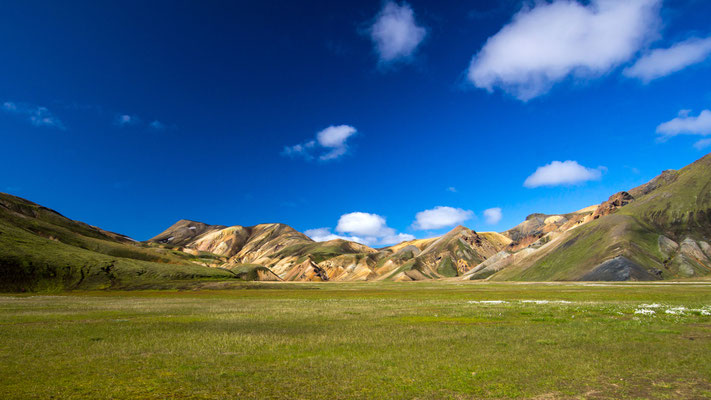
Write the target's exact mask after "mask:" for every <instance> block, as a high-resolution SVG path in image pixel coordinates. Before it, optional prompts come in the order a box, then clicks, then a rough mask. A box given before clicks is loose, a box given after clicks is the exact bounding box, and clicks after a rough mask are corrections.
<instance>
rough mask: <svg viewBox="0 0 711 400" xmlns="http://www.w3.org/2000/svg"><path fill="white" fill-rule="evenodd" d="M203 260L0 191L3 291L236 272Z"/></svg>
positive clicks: (229, 275) (112, 284)
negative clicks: (94, 225)
mask: <svg viewBox="0 0 711 400" xmlns="http://www.w3.org/2000/svg"><path fill="white" fill-rule="evenodd" d="M202 262H203V260H202V259H201V257H200V256H192V255H189V254H186V253H182V252H177V251H172V250H169V249H158V248H154V247H149V246H147V245H143V244H140V243H138V242H134V241H132V240H131V239H129V238H127V237H125V236H122V235H118V234H114V233H111V232H106V231H103V230H101V229H98V228H95V227H92V226H90V225H86V224H83V223H81V222H76V221H72V220H70V219H68V218H66V217H64V216H62V215H61V214H59V213H57V212H55V211H53V210H50V209H48V208H45V207H42V206H39V205H37V204H35V203H32V202H29V201H27V200H24V199H21V198H19V197H15V196H11V195H8V194H4V193H0V291H25V290H28V291H32V290H49V289H75V288H84V289H88V288H107V287H130V286H133V285H138V284H146V283H150V282H152V281H157V280H170V279H195V278H233V277H234V274H232V273H231V272H229V271H225V270H222V269H214V268H208V267H205V266H203V265H201V263H202Z"/></svg>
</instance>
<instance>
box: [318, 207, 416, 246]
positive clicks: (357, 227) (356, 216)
mask: <svg viewBox="0 0 711 400" xmlns="http://www.w3.org/2000/svg"><path fill="white" fill-rule="evenodd" d="M336 231H337V232H338V233H339V234H335V233H333V232H331V229H330V228H317V229H309V230H307V231H305V232H304V233H305V234H306V235H307V236H309V237H310V238H312V239H313V240H315V241H317V242H322V241H327V240H333V239H344V240H350V241H353V242H358V243H362V244H365V245H368V246H374V245H391V244H396V243H400V242H404V241H408V240H414V239H415V237H414V236H413V235H410V234H407V233H397V232H396V231H395V229H393V228H390V227H389V226H388V225H387V223H386V221H385V218H384V217H382V216H380V215H377V214H370V213H364V212H352V213H348V214H344V215H341V217H340V218H339V219H338V225H337V226H336Z"/></svg>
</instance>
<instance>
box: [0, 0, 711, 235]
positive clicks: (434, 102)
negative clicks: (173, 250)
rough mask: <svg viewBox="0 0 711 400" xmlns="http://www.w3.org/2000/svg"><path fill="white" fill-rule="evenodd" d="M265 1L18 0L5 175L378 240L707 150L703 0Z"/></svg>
mask: <svg viewBox="0 0 711 400" xmlns="http://www.w3.org/2000/svg"><path fill="white" fill-rule="evenodd" d="M256 3H257V2H218V1H210V2H175V1H150V2H143V1H120V2H119V1H116V2H110V1H102V2H93V1H92V2H89V1H87V2H80V1H72V2H50V1H47V2H42V1H23V2H13V3H6V4H4V7H3V13H2V14H1V15H0V20H1V21H0V37H2V38H3V40H2V42H1V43H2V44H0V57H1V59H2V60H3V62H2V63H0V104H1V107H0V140H1V143H2V145H0V191H4V192H9V193H11V194H15V195H18V196H21V197H25V198H28V199H30V200H32V201H35V202H37V203H40V204H42V205H45V206H47V207H51V208H53V209H56V210H58V211H59V212H61V213H63V214H65V215H66V216H68V217H70V218H73V219H77V220H82V221H85V222H88V223H90V224H93V225H97V226H100V227H102V228H104V229H109V230H113V231H117V232H121V233H124V234H127V235H129V236H132V237H134V238H136V239H139V240H143V239H147V238H149V237H152V236H154V235H156V234H157V233H159V232H160V231H162V230H163V229H165V228H166V227H167V226H169V225H171V224H172V223H174V222H175V221H176V220H178V219H181V218H186V219H193V220H198V221H203V222H206V223H212V224H223V225H235V224H239V225H254V224H258V223H265V222H283V223H286V224H289V225H291V226H293V227H294V228H296V229H298V230H300V231H307V230H309V233H310V234H311V235H312V236H317V237H318V238H328V237H332V236H333V235H338V236H342V237H347V238H356V239H357V240H360V241H363V242H366V243H368V244H371V245H374V246H379V245H384V244H387V243H390V242H394V241H397V240H402V239H406V238H411V237H418V238H420V237H429V236H432V235H437V234H441V233H443V232H446V231H447V230H449V229H451V227H452V226H454V225H456V224H458V223H461V224H463V225H466V226H468V227H470V228H473V229H476V230H478V231H488V230H497V231H501V230H505V229H507V228H510V227H512V226H514V225H516V224H517V223H519V222H520V221H522V220H523V218H525V217H526V215H528V214H530V213H534V212H542V213H563V212H570V211H574V210H577V209H580V208H583V207H585V206H588V205H592V204H595V203H599V202H601V201H603V200H605V199H606V198H607V197H608V196H609V195H611V194H613V193H615V192H617V191H620V190H625V189H629V188H631V187H634V186H636V185H638V184H641V183H644V182H646V181H648V180H649V179H651V178H653V177H654V176H656V175H657V174H659V173H660V172H661V171H662V170H663V169H670V168H674V169H676V168H680V167H683V166H684V165H686V164H689V163H690V162H693V161H694V160H696V159H698V158H700V157H701V156H703V155H704V154H706V153H708V152H709V151H711V140H708V138H711V111H708V110H710V109H711V79H709V76H710V74H711V60H710V59H709V54H711V39H709V37H711V26H709V24H708V21H709V18H710V17H711V3H709V2H707V1H702V0H686V1H683V0H667V1H661V0H628V1H610V0H593V1H585V2H575V1H562V0H558V1H552V2H551V1H548V2H544V1H540V2H529V1H524V2H522V1H509V0H503V1H500V2H498V3H495V2H490V1H451V2H437V3H436V4H435V3H434V2H425V1H410V2H407V3H405V2H399V3H398V2H380V1H352V2H349V1H344V2H299V4H296V3H295V2H284V3H286V4H279V2H259V3H261V4H256ZM491 209H494V210H491ZM495 209H500V211H496V210H495ZM485 210H490V211H488V212H485ZM313 229H319V230H317V231H314V230H313Z"/></svg>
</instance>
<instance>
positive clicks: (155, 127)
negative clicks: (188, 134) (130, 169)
mask: <svg viewBox="0 0 711 400" xmlns="http://www.w3.org/2000/svg"><path fill="white" fill-rule="evenodd" d="M148 127H149V128H151V129H153V130H156V131H164V130H165V129H166V126H165V124H164V123H162V122H160V121H153V122H151V123H150V124H148Z"/></svg>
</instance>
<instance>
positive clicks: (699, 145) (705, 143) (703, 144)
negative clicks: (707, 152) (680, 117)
mask: <svg viewBox="0 0 711 400" xmlns="http://www.w3.org/2000/svg"><path fill="white" fill-rule="evenodd" d="M709 146H711V139H701V140H699V141H698V142H696V143H694V148H695V149H696V150H703V149H705V148H707V147H709Z"/></svg>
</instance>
